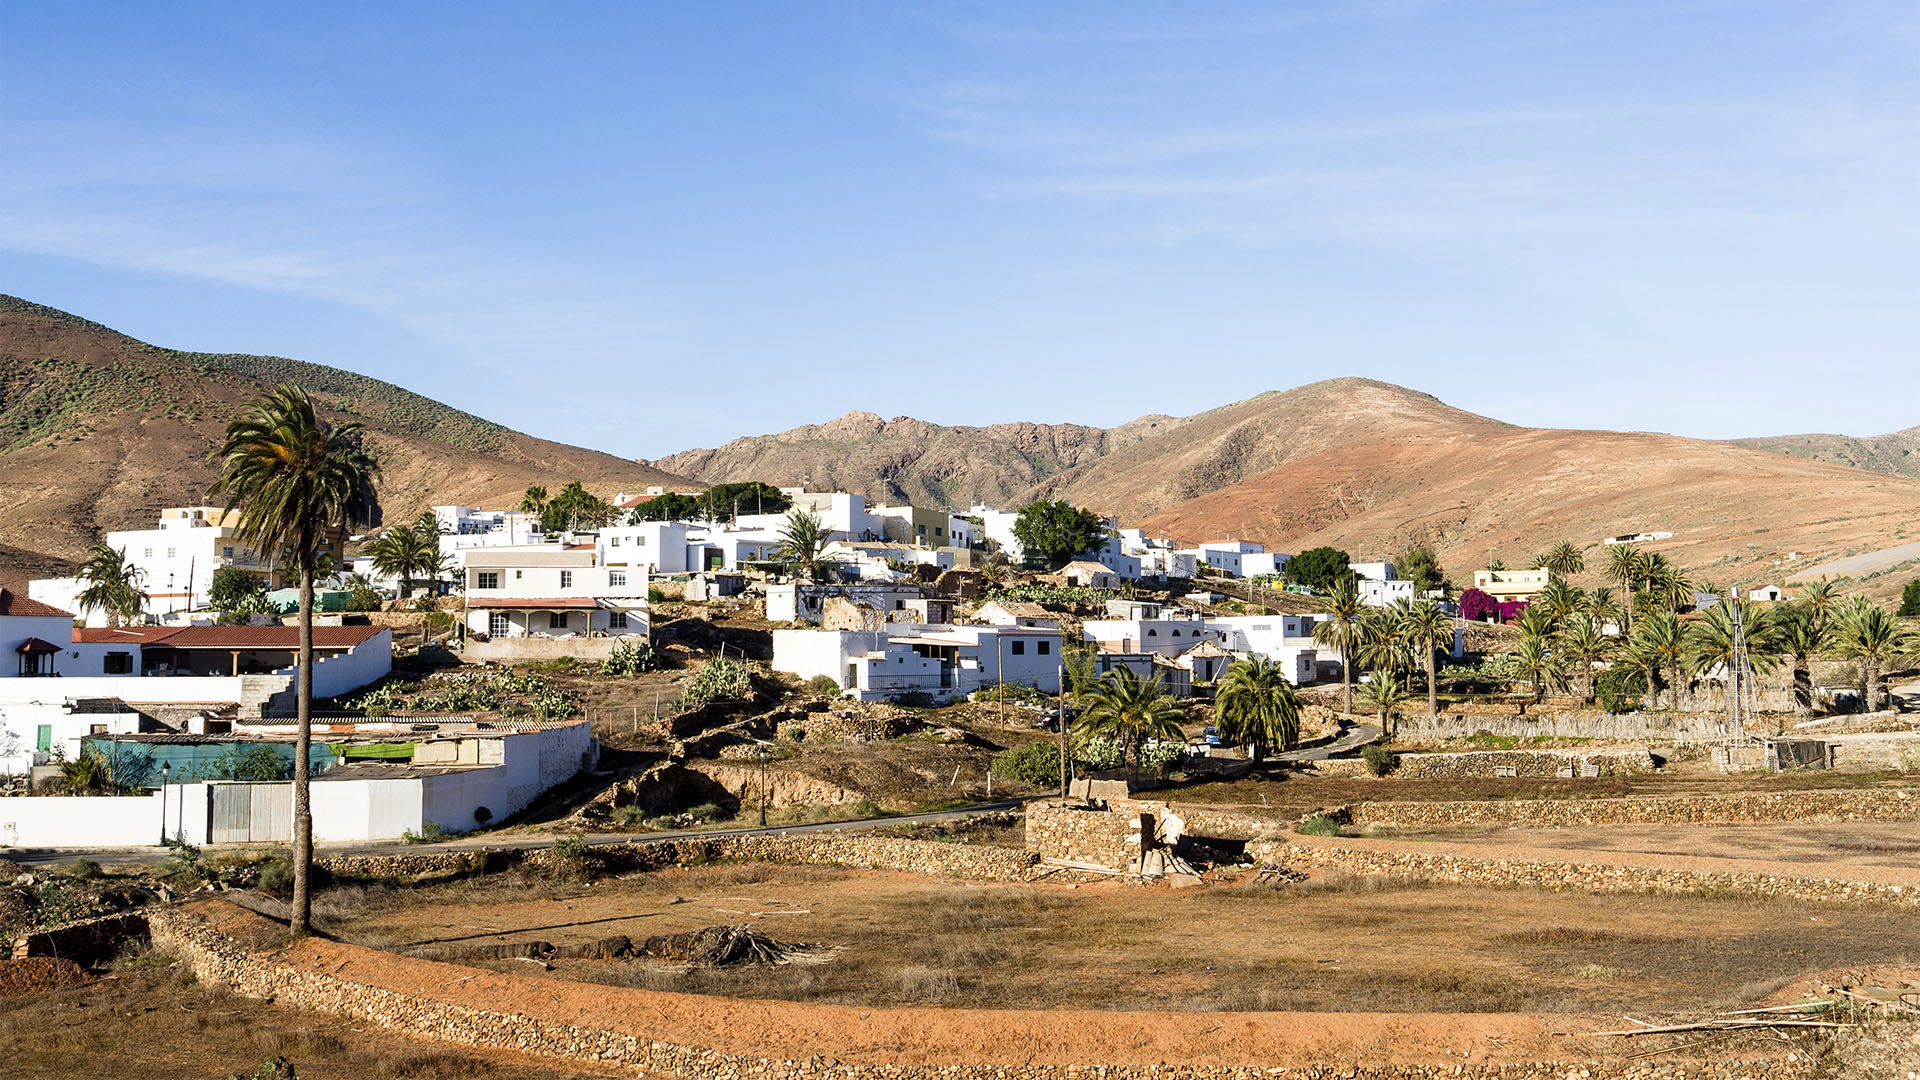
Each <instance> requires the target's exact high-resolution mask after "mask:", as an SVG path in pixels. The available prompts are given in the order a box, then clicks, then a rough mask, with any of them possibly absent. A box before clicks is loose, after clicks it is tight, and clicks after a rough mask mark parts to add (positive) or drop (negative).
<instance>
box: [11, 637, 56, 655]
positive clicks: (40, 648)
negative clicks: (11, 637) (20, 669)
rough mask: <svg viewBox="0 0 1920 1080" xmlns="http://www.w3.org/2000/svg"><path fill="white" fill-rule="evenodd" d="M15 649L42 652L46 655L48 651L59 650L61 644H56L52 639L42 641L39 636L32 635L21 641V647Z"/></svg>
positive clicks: (17, 650) (54, 651) (26, 651)
mask: <svg viewBox="0 0 1920 1080" xmlns="http://www.w3.org/2000/svg"><path fill="white" fill-rule="evenodd" d="M13 651H14V652H22V653H40V654H42V655H44V654H47V653H57V652H59V651H60V646H58V645H55V644H54V643H53V642H51V641H41V640H40V639H39V638H37V637H30V638H28V639H27V640H25V641H23V642H21V643H20V647H19V648H17V649H15V650H13Z"/></svg>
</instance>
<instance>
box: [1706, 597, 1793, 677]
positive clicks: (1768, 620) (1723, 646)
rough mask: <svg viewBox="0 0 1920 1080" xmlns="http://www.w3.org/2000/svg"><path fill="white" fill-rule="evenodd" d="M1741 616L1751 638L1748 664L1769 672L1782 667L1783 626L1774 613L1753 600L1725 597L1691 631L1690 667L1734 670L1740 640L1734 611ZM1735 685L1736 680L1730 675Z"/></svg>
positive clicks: (1759, 672) (1756, 670) (1757, 671)
mask: <svg viewBox="0 0 1920 1080" xmlns="http://www.w3.org/2000/svg"><path fill="white" fill-rule="evenodd" d="M1736 612H1738V613H1739V616H1740V630H1741V632H1742V635H1743V636H1744V637H1745V638H1746V641H1747V666H1748V667H1750V668H1752V669H1753V671H1754V674H1756V675H1765V674H1766V673H1768V672H1770V671H1772V670H1773V669H1774V668H1777V667H1779V666H1780V627H1779V626H1778V625H1777V624H1776V622H1775V620H1774V613H1773V612H1772V611H1770V610H1768V609H1765V608H1761V607H1757V606H1755V605H1754V604H1752V603H1751V602H1749V601H1746V600H1737V599H1732V598H1729V599H1724V600H1722V601H1720V602H1719V603H1717V604H1715V605H1713V607H1711V608H1709V609H1707V611H1706V613H1705V614H1703V615H1701V616H1700V618H1699V620H1698V621H1696V622H1695V623H1694V624H1693V626H1692V627H1691V628H1690V629H1689V630H1688V631H1687V669H1688V670H1689V671H1692V672H1693V673H1695V674H1696V675H1697V674H1703V673H1708V672H1713V671H1721V672H1723V673H1724V672H1730V671H1731V670H1732V668H1733V658H1734V653H1735V646H1736V641H1735V637H1736V635H1735V634H1734V626H1733V624H1734V614H1735V613H1736ZM1727 681H1728V686H1729V688H1731V686H1732V679H1731V678H1730V677H1729V678H1728V680H1727Z"/></svg>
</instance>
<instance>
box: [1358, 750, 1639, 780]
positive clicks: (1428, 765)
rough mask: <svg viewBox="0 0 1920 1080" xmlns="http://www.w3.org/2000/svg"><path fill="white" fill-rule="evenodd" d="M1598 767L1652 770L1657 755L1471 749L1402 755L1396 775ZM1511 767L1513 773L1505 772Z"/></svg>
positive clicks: (1449, 776) (1539, 773) (1545, 772)
mask: <svg viewBox="0 0 1920 1080" xmlns="http://www.w3.org/2000/svg"><path fill="white" fill-rule="evenodd" d="M1589 768H1592V769H1597V770H1598V774H1597V775H1601V776H1619V775H1625V774H1632V773H1650V772H1652V771H1653V770H1654V764H1653V755H1652V754H1649V753H1647V752H1646V751H1645V750H1639V751H1632V750H1604V751H1592V752H1584V751H1554V750H1470V751H1467V752H1465V753H1454V754H1401V755H1400V764H1399V765H1398V766H1397V767H1396V768H1395V769H1394V773H1393V775H1395V776H1398V777H1402V778H1404V779H1408V780H1457V779H1465V778H1470V777H1493V776H1501V775H1511V776H1529V777H1536V778H1539V777H1554V776H1560V775H1563V774H1570V775H1573V776H1582V775H1586V771H1587V770H1588V769H1589ZM1502 769H1510V770H1512V772H1510V773H1502V772H1501V770H1502Z"/></svg>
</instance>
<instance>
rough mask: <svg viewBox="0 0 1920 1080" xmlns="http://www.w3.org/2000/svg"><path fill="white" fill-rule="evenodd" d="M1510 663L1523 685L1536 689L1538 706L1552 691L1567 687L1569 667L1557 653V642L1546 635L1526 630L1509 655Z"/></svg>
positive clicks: (1508, 661) (1534, 693)
mask: <svg viewBox="0 0 1920 1080" xmlns="http://www.w3.org/2000/svg"><path fill="white" fill-rule="evenodd" d="M1507 664H1508V666H1509V668H1510V670H1512V672H1513V674H1514V675H1515V676H1517V677H1518V678H1519V679H1520V680H1521V681H1522V682H1525V683H1526V684H1527V685H1529V686H1531V687H1533V703H1534V704H1535V705H1538V704H1540V702H1541V701H1542V700H1543V699H1545V698H1546V696H1547V691H1549V690H1565V689H1566V688H1567V671H1566V665H1565V664H1563V663H1561V661H1560V657H1559V656H1558V655H1557V654H1555V652H1554V650H1553V639H1552V638H1551V637H1549V636H1547V635H1545V634H1530V633H1527V632H1525V631H1522V632H1521V634H1520V641H1519V644H1518V645H1517V646H1516V647H1515V648H1514V650H1513V652H1511V653H1509V654H1508V655H1507Z"/></svg>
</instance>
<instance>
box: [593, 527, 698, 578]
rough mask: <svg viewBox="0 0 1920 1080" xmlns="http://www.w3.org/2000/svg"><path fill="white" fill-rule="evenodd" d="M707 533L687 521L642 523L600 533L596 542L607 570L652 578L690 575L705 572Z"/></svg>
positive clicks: (602, 530) (603, 530) (595, 544)
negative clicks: (633, 573)
mask: <svg viewBox="0 0 1920 1080" xmlns="http://www.w3.org/2000/svg"><path fill="white" fill-rule="evenodd" d="M706 531H707V530H706V529H705V528H704V527H703V526H699V525H692V524H689V523H687V522H684V521H641V522H636V523H635V524H632V525H615V526H612V527H610V528H605V529H601V530H600V531H599V533H598V534H596V536H595V538H594V546H595V548H596V550H597V551H598V552H599V553H600V562H601V564H602V565H604V566H606V567H608V568H610V569H611V568H619V569H624V570H641V571H643V572H647V573H651V574H690V573H694V572H696V571H700V570H706V569H708V567H707V566H706V565H704V561H705V560H704V558H703V555H702V553H703V552H704V551H705V550H706V544H705V541H704V540H703V539H701V540H696V539H695V538H696V537H704V536H705V535H706Z"/></svg>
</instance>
